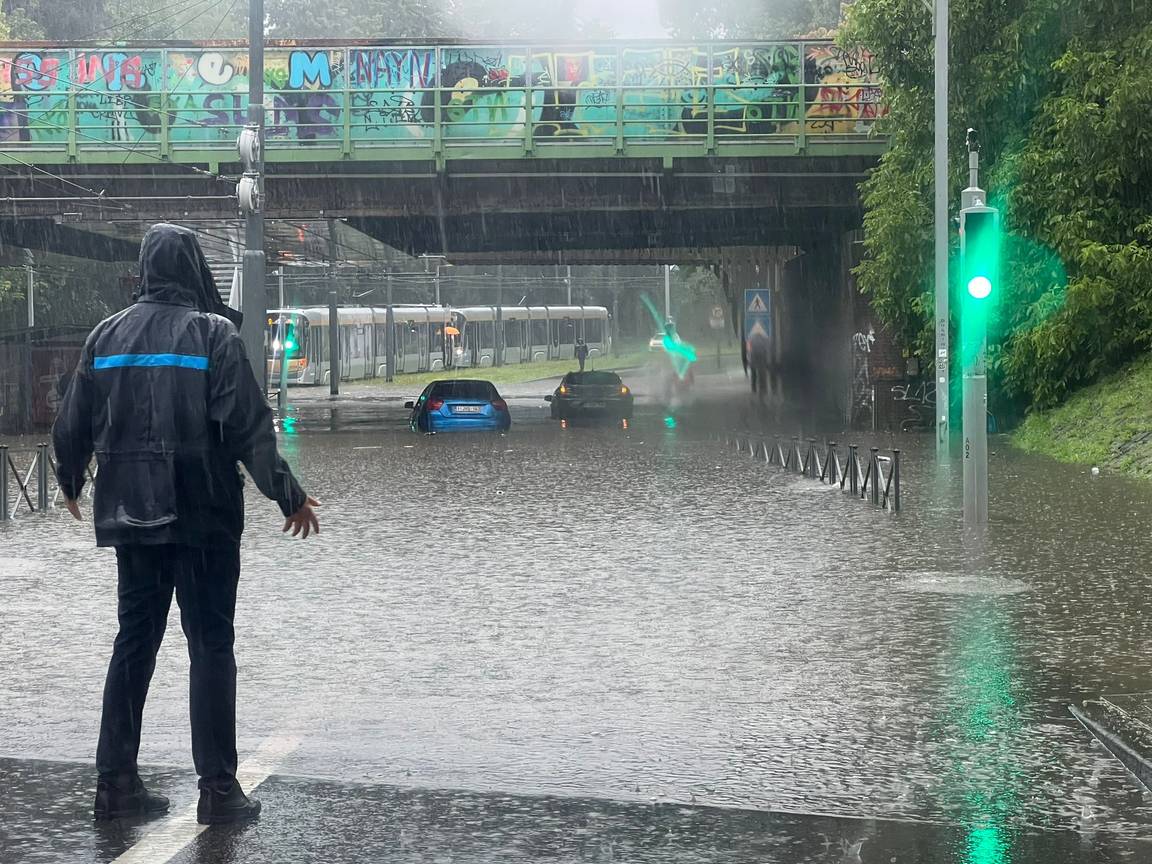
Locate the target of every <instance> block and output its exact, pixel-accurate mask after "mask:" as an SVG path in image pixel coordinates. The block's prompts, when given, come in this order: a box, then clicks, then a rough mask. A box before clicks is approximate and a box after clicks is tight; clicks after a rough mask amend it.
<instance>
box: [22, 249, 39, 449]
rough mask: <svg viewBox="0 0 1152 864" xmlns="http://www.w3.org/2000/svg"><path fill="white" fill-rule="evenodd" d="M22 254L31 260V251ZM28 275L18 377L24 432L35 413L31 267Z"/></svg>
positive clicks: (34, 317)
mask: <svg viewBox="0 0 1152 864" xmlns="http://www.w3.org/2000/svg"><path fill="white" fill-rule="evenodd" d="M24 254H25V255H26V256H27V259H28V260H29V261H31V260H32V252H31V250H28V249H25V250H24ZM25 270H26V271H27V275H28V288H27V295H28V296H27V304H28V333H27V335H26V336H25V337H24V374H23V375H21V376H20V389H21V390H22V391H23V393H22V394H21V395H22V397H23V398H21V400H20V406H21V413H22V414H23V415H24V416H23V417H21V418H20V429H21V430H22V431H24V432H31V431H32V415H33V413H35V407H34V406H35V403H36V379H35V372H34V369H33V362H32V329H33V328H34V327H35V326H36V303H35V295H36V271H35V269H33V267H32V265H31V264H29V265H27V266H26V267H25Z"/></svg>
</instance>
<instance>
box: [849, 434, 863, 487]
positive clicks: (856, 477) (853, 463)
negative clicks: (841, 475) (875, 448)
mask: <svg viewBox="0 0 1152 864" xmlns="http://www.w3.org/2000/svg"><path fill="white" fill-rule="evenodd" d="M859 446H860V445H858V444H849V445H848V491H849V492H851V493H852V497H856V496H857V495H859V494H860V458H859V457H858V456H857V455H856V449H857V447H859Z"/></svg>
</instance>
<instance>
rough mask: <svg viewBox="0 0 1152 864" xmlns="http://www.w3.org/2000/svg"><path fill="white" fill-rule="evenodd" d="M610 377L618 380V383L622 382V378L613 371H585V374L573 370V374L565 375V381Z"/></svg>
mask: <svg viewBox="0 0 1152 864" xmlns="http://www.w3.org/2000/svg"><path fill="white" fill-rule="evenodd" d="M609 376H611V377H612V378H614V379H616V380H617V381H620V380H621V378H620V376H619V375H617V374H616V373H615V372H613V371H612V370H611V369H585V370H584V371H583V372H577V371H575V370H573V371H572V372H568V373H567V374H565V375H564V380H566V381H572V380H576V379H580V378H607V377H609Z"/></svg>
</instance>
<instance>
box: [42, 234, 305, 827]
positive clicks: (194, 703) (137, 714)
mask: <svg viewBox="0 0 1152 864" xmlns="http://www.w3.org/2000/svg"><path fill="white" fill-rule="evenodd" d="M140 278H141V283H140V292H139V296H138V298H137V302H136V303H134V304H133V305H132V306H129V307H128V308H127V309H125V310H123V311H121V312H119V313H117V314H116V315H113V316H112V317H110V318H108V319H106V320H104V321H102V322H100V323H99V324H97V325H96V327H95V329H93V331H92V333H91V335H89V337H88V340H87V342H86V343H85V345H84V349H83V351H82V352H81V356H80V361H79V363H78V364H77V367H76V372H75V374H74V376H73V378H72V382H71V384H70V386H69V387H68V391H67V393H66V394H65V396H64V400H63V402H62V403H61V405H60V411H59V414H58V415H57V419H56V423H55V426H54V427H53V430H52V438H53V444H54V446H55V450H56V459H57V479H58V481H59V483H60V489H61V491H62V492H63V494H64V496H65V504H66V506H67V507H68V510H69V512H71V513H72V515H73V516H74V517H75V518H77V519H80V518H81V515H80V507H79V504H78V501H79V498H80V492H81V489H82V488H83V486H84V478H85V472H86V470H87V467H88V463H89V460H90V459H91V458H92V455H93V453H95V455H96V462H97V465H98V473H97V475H96V491H95V501H94V504H93V514H92V515H93V521H94V523H95V528H96V545H98V546H112V547H115V549H116V565H117V570H118V574H119V582H118V588H117V598H118V609H117V614H118V617H119V621H120V631H119V633H118V635H117V636H116V642H115V646H114V648H113V651H112V660H111V662H110V664H109V666H108V677H107V679H106V681H105V685H104V702H103V715H102V718H101V722H100V740H99V744H98V746H97V749H96V768H97V771H98V772H99V779H98V782H97V786H96V803H95V806H94V808H93V809H94V813H95V816H96V818H97V819H114V818H119V817H122V816H137V815H147V814H152V813H159V812H164V811H165V810H167V809H168V799H167V798H165V797H164V796H162V795H158V794H156V793H154V792H151V791H149V790H148V789H147V788H146V787H145V786H144V784H143V782H142V781H141V779H140V775H139V772H138V769H137V763H136V759H137V753H138V751H139V749H140V725H141V717H142V714H143V710H144V701H145V698H146V697H147V695H148V685H149V683H150V681H151V679H152V672H153V670H154V669H155V666H156V652H157V651H158V650H159V648H160V642H161V640H162V639H163V637H164V628H165V624H166V623H167V620H168V609H169V606H170V605H171V602H172V594H173V591H175V594H176V599H177V602H178V603H179V604H180V618H181V623H182V625H183V629H184V634H185V636H186V637H187V641H188V654H189V659H190V661H191V670H190V675H191V688H190V702H191V704H190V708H191V721H192V756H193V760H194V762H195V765H196V772H197V773H198V774H199V775H200V782H199V786H200V801H199V805H198V806H197V818H198V820H199V821H200V822H201V823H204V824H212V823H220V822H233V821H236V820H239V819H248V818H253V817H255V816H256V815H258V814H259V812H260V802H259V801H256V800H253V799H250V798H248V797H247V796H246V795H245V794H244V791H243V790H242V789H241V788H240V784H239V783H238V782H237V781H236V767H237V756H236V660H235V656H234V654H233V642H234V631H233V617H234V614H235V609H236V588H237V584H238V581H239V578H240V545H239V544H240V534H241V531H242V530H243V527H244V496H243V488H242V487H243V480H242V478H241V476H240V472H239V470H238V467H237V463H238V462H243V463H244V466H245V467H246V468H247V470H248V474H249V476H251V477H252V479H253V481H254V482H255V483H256V486H257V488H259V490H260V491H261V492H263V493H264V494H265V495H266V496H268V497H269V498H271V499H273V500H274V501H276V502H277V504H279V505H280V510H281V512H282V513H283V514H284V516H285V519H286V521H285V523H284V530H285V531H287V530H289V529H291V530H292V534H293V536H296V535H297V534H300V533H301V532H303V535H304V536H305V537H307V536H308V534H309V532H311V531H317V532H318V531H319V530H320V529H319V524H318V522H317V519H316V514H315V513H314V511H313V508H314V507H316V506H318V502H317V501H315V500H313V499H312V498H310V497H308V496H307V495H306V494H304V491H303V490H302V489H301V488H300V484H299V483H298V482H296V478H295V477H293V476H292V472H291V470H289V468H288V465H287V464H286V463H285V462H284V460H283V459H282V458H281V457H280V455H279V453H278V452H277V450H276V437H275V432H274V430H273V426H272V413H271V410H270V409H269V407H268V404H267V402H266V401H265V398H264V394H263V393H262V392H261V389H260V385H259V384H258V383H257V381H256V377H255V376H254V375H253V374H252V370H251V367H250V366H249V364H248V358H247V356H246V353H245V350H244V343H243V342H241V341H240V335H239V333H238V331H237V327H238V325H239V323H240V314H239V313H238V312H235V311H234V310H232V309H229V308H228V307H226V306H224V304H223V303H221V302H220V297H219V295H218V294H217V292H216V286H215V283H214V281H213V278H212V273H211V271H210V270H209V268H208V263H207V261H206V260H205V259H204V254H203V252H202V251H201V250H200V245H199V243H198V242H197V240H196V237H195V235H194V234H192V233H191V232H190V231H188V230H186V229H183V228H179V227H177V226H175V225H166V224H161V225H155V226H153V227H152V228H151V229H150V230H149V231H148V233H147V234H146V235H145V237H144V240H143V243H142V244H141V246H140Z"/></svg>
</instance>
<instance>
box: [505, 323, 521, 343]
mask: <svg viewBox="0 0 1152 864" xmlns="http://www.w3.org/2000/svg"><path fill="white" fill-rule="evenodd" d="M504 347H505V348H519V347H520V322H519V321H505V322H504Z"/></svg>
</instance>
